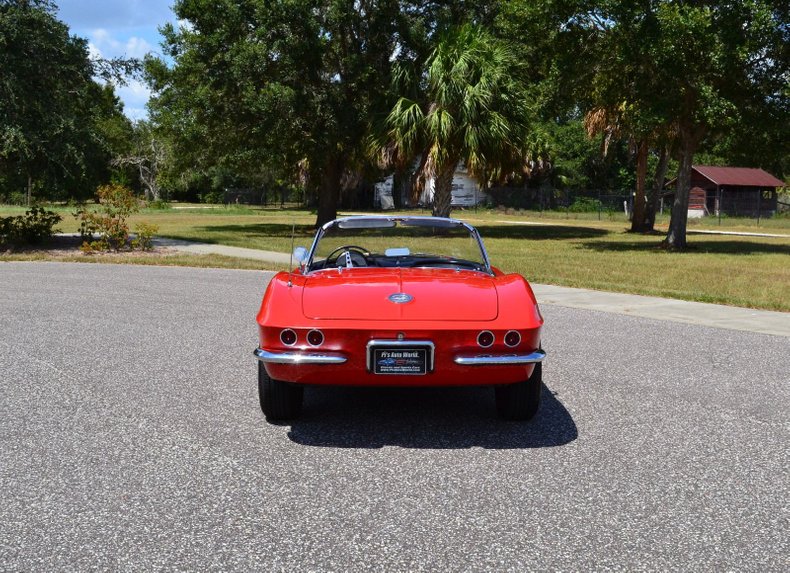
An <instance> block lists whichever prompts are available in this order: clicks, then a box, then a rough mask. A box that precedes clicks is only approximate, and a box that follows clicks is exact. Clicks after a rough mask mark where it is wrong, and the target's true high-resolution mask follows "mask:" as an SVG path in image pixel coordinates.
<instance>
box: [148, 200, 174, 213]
mask: <svg viewBox="0 0 790 573" xmlns="http://www.w3.org/2000/svg"><path fill="white" fill-rule="evenodd" d="M146 207H148V208H149V209H157V210H162V211H164V210H166V209H172V206H171V205H170V203H168V202H167V201H165V200H163V199H157V200H156V201H150V202H149V203H148V204H147V205H146Z"/></svg>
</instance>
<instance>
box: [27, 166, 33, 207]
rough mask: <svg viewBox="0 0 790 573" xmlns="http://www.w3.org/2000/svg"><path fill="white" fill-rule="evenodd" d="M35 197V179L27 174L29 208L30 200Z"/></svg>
mask: <svg viewBox="0 0 790 573" xmlns="http://www.w3.org/2000/svg"><path fill="white" fill-rule="evenodd" d="M32 197H33V178H32V177H31V176H30V173H28V174H27V206H28V207H30V200H31V198H32Z"/></svg>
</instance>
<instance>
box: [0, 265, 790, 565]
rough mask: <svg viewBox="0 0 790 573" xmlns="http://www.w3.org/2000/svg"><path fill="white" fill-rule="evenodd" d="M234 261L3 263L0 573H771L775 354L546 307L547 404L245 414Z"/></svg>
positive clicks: (787, 515)
mask: <svg viewBox="0 0 790 573" xmlns="http://www.w3.org/2000/svg"><path fill="white" fill-rule="evenodd" d="M267 278H268V275H267V274H266V273H261V272H251V271H225V270H200V269H184V268H148V267H136V266H109V265H80V264H56V263H6V264H0V378H1V381H0V494H1V495H0V570H3V571H53V570H69V571H84V570H125V571H141V570H194V571H198V570H199V571H204V570H214V571H219V570H239V571H251V570H258V571H278V570H279V571H310V570H312V571H368V570H369V571H506V570H511V571H524V570H547V569H550V570H574V571H578V570H629V571H634V570H656V571H658V570H660V571H664V570H681V571H688V570H697V571H711V570H717V571H718V570H751V571H771V570H773V571H780V570H784V571H786V570H788V568H789V567H790V561H789V560H788V556H789V555H790V541H789V540H790V467H789V464H788V444H790V439H788V438H789V437H790V436H789V435H788V434H789V433H790V427H789V424H788V412H790V339H788V338H785V337H778V336H769V335H761V334H754V333H745V332H736V331H732V330H719V329H713V328H707V327H701V326H695V325H687V324H679V323H670V322H661V321H657V320H650V319H644V318H634V317H629V316H623V315H616V314H607V313H602V312H595V311H586V310H579V309H571V308H564V307H561V306H544V308H543V312H544V315H545V317H546V320H547V327H546V331H545V336H544V346H545V348H546V350H547V351H548V352H549V353H550V354H549V359H548V361H547V362H546V364H545V368H544V378H545V385H546V387H545V388H544V395H543V397H544V402H543V405H542V409H541V411H540V412H539V414H538V416H537V417H536V419H535V420H534V421H533V422H531V423H528V424H518V423H505V422H501V421H499V420H497V418H496V417H495V415H494V406H493V397H492V395H491V394H490V393H489V392H488V391H484V390H479V389H463V390H391V389H390V390H350V389H336V390H332V389H323V390H315V391H313V392H309V393H308V394H307V395H306V409H305V416H304V419H303V420H301V421H299V422H297V423H294V424H293V425H281V426H274V425H269V424H267V423H266V422H265V421H264V419H263V417H262V415H261V413H260V410H259V408H258V403H257V391H256V381H255V361H254V359H253V357H252V349H253V348H254V346H255V344H256V333H255V322H254V317H255V312H256V310H257V306H258V304H259V301H260V296H261V294H262V292H263V289H264V287H265V284H266V280H267Z"/></svg>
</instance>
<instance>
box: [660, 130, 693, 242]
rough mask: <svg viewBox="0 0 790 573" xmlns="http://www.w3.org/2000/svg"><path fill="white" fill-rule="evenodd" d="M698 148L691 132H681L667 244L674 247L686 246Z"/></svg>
mask: <svg viewBox="0 0 790 573" xmlns="http://www.w3.org/2000/svg"><path fill="white" fill-rule="evenodd" d="M695 148H696V142H695V138H694V137H693V136H692V135H691V133H689V132H683V131H681V134H680V168H679V169H678V181H677V187H676V188H675V201H674V202H673V203H672V218H671V219H670V220H669V232H668V233H667V238H666V244H667V246H668V247H670V248H673V249H683V248H685V247H686V226H687V223H688V215H689V190H690V188H691V166H692V163H693V161H694V151H695Z"/></svg>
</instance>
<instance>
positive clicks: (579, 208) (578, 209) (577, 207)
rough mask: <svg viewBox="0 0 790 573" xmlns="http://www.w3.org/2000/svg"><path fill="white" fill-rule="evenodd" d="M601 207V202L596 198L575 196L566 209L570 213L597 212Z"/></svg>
mask: <svg viewBox="0 0 790 573" xmlns="http://www.w3.org/2000/svg"><path fill="white" fill-rule="evenodd" d="M601 208H602V204H601V202H600V201H599V200H598V199H592V198H590V197H576V199H574V200H573V203H572V204H571V206H570V207H568V211H570V212H571V213H597V212H598V211H599V210H601Z"/></svg>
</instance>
